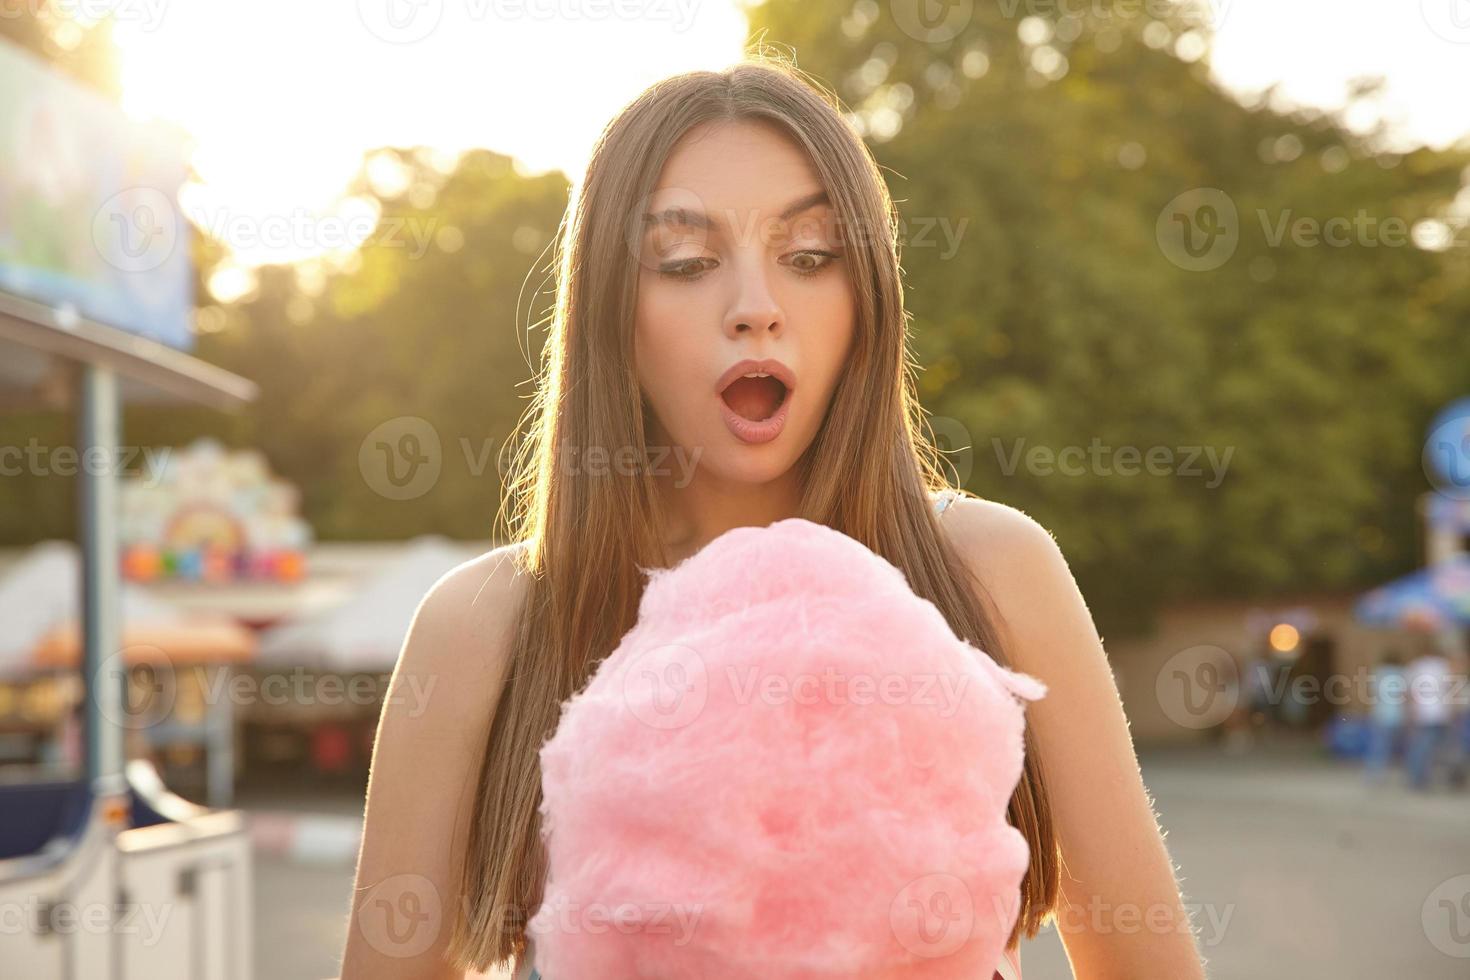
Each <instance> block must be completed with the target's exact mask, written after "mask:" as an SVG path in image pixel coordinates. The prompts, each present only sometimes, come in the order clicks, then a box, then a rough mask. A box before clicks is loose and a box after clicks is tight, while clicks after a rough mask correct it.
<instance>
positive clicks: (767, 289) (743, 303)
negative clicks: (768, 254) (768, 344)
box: [725, 261, 785, 337]
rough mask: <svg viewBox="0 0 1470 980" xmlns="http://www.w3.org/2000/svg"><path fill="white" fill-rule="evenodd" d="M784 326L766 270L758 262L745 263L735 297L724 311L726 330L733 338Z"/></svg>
mask: <svg viewBox="0 0 1470 980" xmlns="http://www.w3.org/2000/svg"><path fill="white" fill-rule="evenodd" d="M784 325H785V314H784V313H783V312H782V311H781V306H780V304H779V303H777V302H776V297H775V294H774V292H773V291H772V289H771V283H770V280H769V277H768V273H767V271H766V270H765V269H763V268H760V267H759V262H758V261H752V262H749V263H746V264H745V267H744V268H742V269H741V271H740V277H739V280H738V285H737V287H736V295H735V300H734V302H732V303H731V304H730V309H729V310H728V311H727V312H726V314H725V333H726V334H727V335H728V336H731V337H736V336H739V335H740V334H743V333H753V332H763V331H770V332H771V333H779V332H780V331H781V329H782V327H783V326H784Z"/></svg>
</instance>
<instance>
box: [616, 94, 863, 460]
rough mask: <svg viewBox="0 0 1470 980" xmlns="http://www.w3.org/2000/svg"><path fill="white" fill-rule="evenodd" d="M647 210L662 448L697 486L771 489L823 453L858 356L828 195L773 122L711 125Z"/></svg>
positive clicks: (642, 270)
mask: <svg viewBox="0 0 1470 980" xmlns="http://www.w3.org/2000/svg"><path fill="white" fill-rule="evenodd" d="M643 211H644V212H645V217H644V224H643V238H642V241H641V242H640V243H638V246H639V247H637V248H635V249H634V254H635V255H637V256H638V259H639V269H638V302H637V312H636V323H635V327H634V348H635V359H636V369H637V375H638V382H639V384H640V386H641V387H642V390H643V395H644V398H645V399H646V401H647V403H648V406H649V408H650V409H651V412H652V416H653V422H654V426H653V427H654V430H655V431H653V432H650V433H649V442H650V445H651V447H656V448H659V449H667V450H670V451H673V450H683V451H684V452H685V453H687V454H688V455H687V456H686V457H685V458H686V459H689V460H691V461H692V462H693V465H694V466H695V468H696V477H695V478H696V479H698V478H700V477H701V476H702V477H705V478H708V477H714V478H717V479H720V480H727V481H733V482H744V483H766V482H769V481H771V480H774V479H776V478H777V477H779V476H781V475H782V474H784V473H786V472H787V471H788V470H789V469H790V468H791V467H792V465H793V464H795V463H796V461H797V460H798V459H799V458H800V457H801V455H802V453H803V452H805V451H806V449H807V447H808V446H809V445H810V444H811V442H812V439H813V438H814V436H815V435H816V433H817V429H818V427H819V426H820V425H821V424H822V420H823V418H824V417H825V415H826V412H827V406H828V404H829V402H830V401H831V398H832V392H833V390H834V388H835V387H836V384H837V380H838V377H839V376H840V373H841V370H842V367H843V365H844V364H845V363H846V360H847V356H848V352H849V349H850V347H851V344H852V336H853V293H852V284H851V280H850V277H849V272H848V268H847V262H846V259H845V258H844V255H843V243H842V238H841V233H840V229H838V228H837V227H836V221H835V217H834V214H833V211H832V209H831V208H830V206H829V205H828V204H827V201H826V196H825V194H824V192H823V186H822V183H821V181H820V180H819V178H818V176H817V174H816V172H815V171H814V170H813V168H812V165H811V162H810V160H809V159H808V158H807V156H806V153H805V152H804V151H803V150H802V149H801V148H800V147H799V146H798V145H796V144H795V143H794V142H792V141H791V140H790V138H789V137H787V136H786V135H785V134H784V133H783V132H782V131H781V130H779V129H778V128H776V127H775V126H773V125H770V124H763V123H759V122H750V121H735V122H720V123H707V124H704V125H701V126H697V127H695V128H693V129H691V130H690V132H689V133H688V134H687V135H686V136H685V137H684V138H683V139H682V140H681V141H680V142H679V144H678V145H677V146H676V147H675V149H674V152H673V153H672V154H671V156H670V158H669V160H668V162H667V163H666V165H665V166H664V170H663V173H662V174H661V176H660V179H659V183H658V185H657V187H656V188H655V189H654V192H653V193H652V194H650V195H649V198H648V201H647V204H646V206H645V207H644V208H643ZM745 361H752V362H771V363H764V364H757V365H755V367H754V368H753V369H750V370H742V369H741V363H742V362H745ZM750 367H751V366H749V365H747V368H750ZM761 367H764V371H761V370H759V369H760V368H761ZM749 373H765V374H768V375H770V377H764V378H761V377H756V378H746V377H743V375H745V374H749ZM737 377H738V380H735V381H733V382H731V378H737ZM696 452H697V453H698V455H697V456H695V455H694V454H695V453H696Z"/></svg>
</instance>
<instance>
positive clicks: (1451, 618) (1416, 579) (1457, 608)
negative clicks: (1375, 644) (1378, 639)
mask: <svg viewBox="0 0 1470 980" xmlns="http://www.w3.org/2000/svg"><path fill="white" fill-rule="evenodd" d="M1353 612H1354V615H1355V616H1356V617H1357V619H1358V621H1359V622H1361V623H1363V624H1365V625H1368V626H1381V627H1396V626H1403V625H1406V624H1408V623H1410V622H1412V621H1414V620H1416V619H1417V620H1420V621H1422V622H1426V623H1430V624H1437V625H1443V624H1447V623H1455V624H1459V625H1462V626H1463V625H1470V556H1467V555H1455V556H1454V557H1452V558H1450V559H1448V560H1445V561H1441V562H1436V563H1434V564H1433V565H1430V566H1428V567H1427V568H1421V569H1420V570H1419V571H1417V572H1412V573H1410V574H1408V575H1405V576H1403V577H1402V578H1397V579H1394V580H1393V581H1392V582H1388V583H1385V584H1384V585H1380V586H1379V587H1378V588H1376V589H1373V590H1372V591H1371V592H1368V593H1366V594H1364V595H1363V597H1362V598H1361V599H1359V600H1358V603H1357V605H1356V606H1355V607H1354V610H1353Z"/></svg>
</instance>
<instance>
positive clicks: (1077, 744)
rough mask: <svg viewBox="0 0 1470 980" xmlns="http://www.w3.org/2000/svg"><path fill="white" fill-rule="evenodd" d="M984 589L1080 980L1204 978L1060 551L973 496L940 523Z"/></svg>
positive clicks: (1093, 631) (1085, 614)
mask: <svg viewBox="0 0 1470 980" xmlns="http://www.w3.org/2000/svg"><path fill="white" fill-rule="evenodd" d="M944 525H948V527H949V533H950V535H951V537H952V539H953V540H954V542H955V544H956V546H957V547H958V548H959V550H960V553H961V554H962V555H963V556H964V557H965V560H966V562H968V563H969V565H970V567H971V568H972V569H973V570H974V572H975V574H976V576H977V577H978V579H979V581H980V583H981V584H982V586H983V587H984V588H985V589H986V590H987V591H988V593H989V595H990V597H991V599H992V600H993V603H994V608H995V609H997V610H998V611H999V613H1000V616H1001V619H1002V622H1000V623H999V624H997V626H998V629H999V631H1000V635H1001V642H1002V643H1003V644H1004V645H1005V646H1004V649H1005V651H1006V653H1007V654H1008V655H1009V657H1010V660H1011V666H1012V667H1014V668H1015V669H1017V670H1020V671H1022V672H1024V673H1027V674H1030V675H1032V676H1033V677H1036V678H1037V679H1039V680H1041V681H1042V682H1044V683H1045V684H1046V685H1047V688H1048V690H1047V695H1046V697H1044V698H1043V699H1041V700H1040V701H1038V702H1035V703H1034V704H1032V705H1030V706H1029V707H1027V709H1026V723H1027V725H1028V726H1029V727H1030V728H1031V730H1032V732H1033V734H1034V736H1035V740H1036V746H1037V751H1038V754H1039V755H1040V759H1041V763H1042V766H1043V769H1044V775H1045V778H1046V781H1047V788H1048V790H1049V794H1050V798H1051V805H1052V813H1053V818H1054V823H1055V826H1056V829H1057V838H1058V843H1059V847H1060V850H1061V856H1062V861H1063V865H1062V874H1061V891H1062V896H1061V901H1060V904H1059V906H1058V909H1057V930H1058V932H1059V933H1060V935H1061V938H1062V942H1063V944H1064V945H1065V946H1066V950H1067V957H1068V959H1070V960H1071V963H1072V971H1073V973H1074V974H1075V976H1076V977H1077V978H1078V980H1154V978H1159V980H1202V978H1203V977H1204V975H1205V974H1204V966H1203V963H1202V962H1201V958H1200V954H1199V950H1198V947H1197V945H1196V942H1195V938H1194V930H1193V927H1192V925H1191V923H1190V921H1189V917H1188V914H1187V912H1186V911H1185V909H1184V904H1183V901H1182V899H1181V897H1180V893H1179V886H1178V883H1177V882H1176V880H1175V877H1174V869H1173V866H1172V863H1171V862H1170V859H1169V854H1168V851H1167V850H1166V849H1165V847H1164V841H1163V835H1162V834H1161V833H1160V830H1159V826H1158V819H1157V817H1156V815H1155V814H1154V811H1153V806H1152V802H1151V800H1150V799H1149V796H1148V791H1147V790H1146V789H1145V787H1144V784H1143V777H1142V774H1141V773H1140V772H1139V768H1138V759H1137V756H1136V755H1135V753H1134V749H1133V740H1132V737H1131V735H1130V734H1129V731H1128V721H1127V719H1126V717H1125V716H1124V714H1123V704H1122V701H1121V699H1120V698H1119V696H1118V688H1117V685H1116V683H1115V681H1114V679H1113V675H1112V671H1111V669H1110V668H1109V666H1108V661H1107V656H1106V654H1105V653H1104V652H1103V647H1102V642H1101V640H1100V639H1099V638H1098V635H1097V628H1096V626H1095V625H1094V623H1093V620H1092V614H1091V613H1090V612H1089V611H1088V609H1087V605H1086V603H1085V602H1084V601H1083V598H1082V595H1081V593H1080V592H1079V591H1078V588H1077V583H1076V581H1075V580H1074V579H1073V577H1072V573H1071V570H1070V569H1069V568H1068V566H1067V562H1066V559H1065V558H1063V556H1062V552H1061V549H1060V548H1058V546H1057V543H1056V541H1055V540H1053V538H1052V536H1051V534H1050V533H1049V532H1047V530H1046V529H1045V528H1043V527H1042V526H1041V525H1040V524H1038V523H1036V522H1035V521H1034V520H1032V519H1031V518H1030V517H1028V516H1026V515H1025V514H1023V513H1021V512H1020V511H1018V510H1015V509H1014V508H1011V507H1006V506H1004V505H1002V504H997V503H993V502H990V501H983V500H975V499H973V498H965V499H962V500H960V501H958V502H956V503H955V504H954V505H953V506H952V507H951V508H950V513H948V514H946V515H945V517H944V520H943V522H942V525H941V526H944Z"/></svg>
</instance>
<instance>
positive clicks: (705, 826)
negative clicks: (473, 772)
mask: <svg viewBox="0 0 1470 980" xmlns="http://www.w3.org/2000/svg"><path fill="white" fill-rule="evenodd" d="M1045 691H1046V689H1045V687H1044V686H1043V685H1042V684H1041V683H1040V682H1039V681H1037V680H1035V679H1034V678H1031V677H1028V676H1026V675H1024V674H1020V673H1016V672H1013V671H1010V670H1007V669H1004V668H1002V667H1000V666H998V665H997V664H996V663H995V662H994V661H993V660H992V659H991V658H990V657H989V656H988V655H987V654H985V653H983V652H981V651H979V650H977V649H976V648H975V647H974V646H972V645H970V644H968V643H966V642H964V641H963V640H961V639H959V638H958V637H956V635H955V634H954V632H953V630H951V629H950V628H949V625H948V624H947V623H946V622H945V620H944V617H943V615H942V614H941V613H940V612H939V610H938V609H937V608H936V607H935V606H934V605H933V604H932V603H930V602H928V601H926V600H923V599H920V598H919V597H918V596H916V595H915V594H914V593H913V591H912V590H911V589H910V588H909V586H908V583H907V582H906V581H905V579H904V577H903V575H902V573H901V572H899V570H898V569H897V568H895V567H894V566H892V565H891V564H889V563H888V562H887V561H885V560H883V559H881V558H879V557H878V556H876V555H874V554H873V553H872V552H871V551H869V550H868V549H867V548H865V547H863V546H862V545H861V544H859V543H858V542H856V541H854V540H853V539H851V538H849V537H847V536H846V535H844V534H841V533H839V532H837V531H834V530H832V529H831V528H828V527H825V526H823V525H820V524H815V523H812V522H810V521H806V520H800V519H791V520H783V521H779V522H777V523H775V524H772V525H770V526H769V527H764V528H737V529H735V530H732V531H730V532H728V533H726V534H724V535H721V536H720V537H719V538H718V539H716V540H715V541H713V542H711V543H710V544H709V545H708V546H706V547H705V548H704V549H702V550H701V551H700V552H699V553H698V554H696V555H694V556H693V557H691V558H689V559H688V560H687V561H685V562H683V563H681V564H679V565H677V566H676V567H674V568H672V569H669V570H664V571H654V572H653V573H652V575H651V578H650V581H649V584H648V587H647V589H646V591H645V593H644V596H643V601H642V604H641V606H640V608H639V615H638V621H637V624H636V625H635V626H634V628H633V629H632V630H630V631H629V632H628V634H627V635H626V636H625V637H624V638H623V640H622V642H621V644H620V645H619V646H618V648H617V649H616V650H615V651H613V653H612V654H610V655H609V656H608V657H607V659H606V660H604V661H603V663H602V664H601V665H600V666H599V668H598V670H597V672H596V673H595V675H594V676H593V677H592V679H591V680H590V681H589V682H588V684H587V686H586V687H585V688H584V689H583V690H582V691H581V692H579V693H578V694H576V695H575V696H574V697H572V698H571V699H570V700H569V701H567V703H566V704H565V705H563V709H562V716H561V720H560V724H559V726H558V728H557V730H556V733H555V734H554V735H553V737H552V738H551V739H550V740H549V741H548V742H547V743H546V744H545V746H544V747H543V748H542V750H541V767H542V786H543V789H544V799H543V802H542V808H541V813H542V818H543V821H542V833H543V837H544V840H545V844H546V848H547V855H548V859H549V868H548V873H547V879H546V890H545V895H544V900H543V902H542V905H541V907H540V909H539V910H538V912H537V914H536V915H535V916H534V917H533V919H532V920H531V923H530V926H529V930H530V934H531V936H532V938H533V939H534V942H535V949H536V955H535V965H536V967H537V968H538V969H539V970H540V971H541V973H542V974H543V976H544V977H545V978H546V980H631V978H644V980H737V978H738V980H747V978H748V980H757V978H759V980H802V978H825V977H832V978H836V977H842V978H849V980H850V978H864V980H890V978H920V977H922V978H926V980H941V978H955V980H961V978H962V980H988V978H989V977H990V975H991V971H992V970H993V969H994V968H995V965H996V964H997V963H998V962H999V961H1000V958H1001V953H1002V950H1003V948H1004V945H1005V941H1006V939H1007V938H1008V937H1009V935H1010V931H1011V929H1012V927H1013V925H1014V923H1015V919H1016V914H1017V910H1018V906H1019V890H1018V889H1019V885H1020V881H1021V878H1022V877H1023V875H1024V873H1025V870H1026V866H1027V860H1028V852H1027V846H1026V842H1025V839H1024V838H1023V837H1022V835H1021V834H1020V832H1019V831H1017V830H1016V829H1015V828H1013V827H1011V826H1009V824H1007V822H1006V807H1007V804H1008V802H1009V800H1010V797H1011V794H1012V792H1013V791H1014V789H1015V787H1016V784H1017V781H1018V780H1019V779H1020V776H1021V766H1022V732H1023V726H1024V703H1023V699H1027V700H1034V699H1037V698H1040V697H1042V696H1043V695H1044V694H1045Z"/></svg>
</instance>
